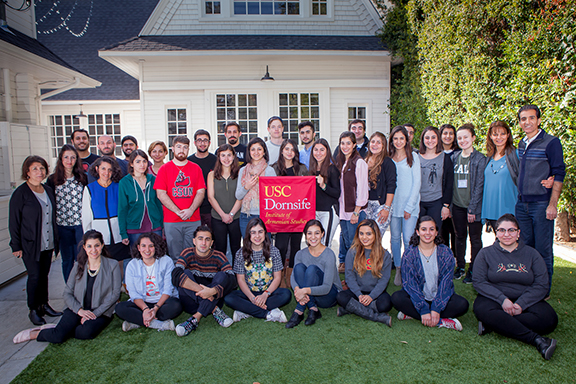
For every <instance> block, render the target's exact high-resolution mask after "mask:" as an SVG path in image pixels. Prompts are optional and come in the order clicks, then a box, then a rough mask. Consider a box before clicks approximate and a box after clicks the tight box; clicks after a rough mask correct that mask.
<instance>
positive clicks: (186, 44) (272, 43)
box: [101, 35, 387, 52]
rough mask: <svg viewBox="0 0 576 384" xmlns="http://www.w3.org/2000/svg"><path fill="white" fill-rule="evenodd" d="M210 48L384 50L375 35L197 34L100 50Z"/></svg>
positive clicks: (134, 41)
mask: <svg viewBox="0 0 576 384" xmlns="http://www.w3.org/2000/svg"><path fill="white" fill-rule="evenodd" d="M211 50H219V51H227V50H249V51H252V50H298V51H316V50H318V51H386V50H387V47H386V46H385V45H384V44H383V43H382V40H381V39H380V38H379V37H377V36H282V35H199V36H141V37H134V38H132V39H129V40H126V41H124V42H121V43H118V44H114V45H111V46H109V47H106V48H104V49H102V50H101V51H107V52H144V51H145V52H150V51H211Z"/></svg>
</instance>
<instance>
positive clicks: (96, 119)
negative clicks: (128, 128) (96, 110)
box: [88, 113, 122, 156]
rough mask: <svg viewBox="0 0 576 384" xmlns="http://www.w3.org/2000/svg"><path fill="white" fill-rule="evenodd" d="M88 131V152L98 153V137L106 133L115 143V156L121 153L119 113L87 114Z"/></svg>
mask: <svg viewBox="0 0 576 384" xmlns="http://www.w3.org/2000/svg"><path fill="white" fill-rule="evenodd" d="M88 132H89V133H90V152H92V153H98V147H97V145H98V138H99V137H100V136H103V135H108V136H110V137H112V140H114V142H115V143H116V156H121V155H122V148H121V142H122V132H121V131H120V114H118V113H115V114H108V113H107V114H100V115H88Z"/></svg>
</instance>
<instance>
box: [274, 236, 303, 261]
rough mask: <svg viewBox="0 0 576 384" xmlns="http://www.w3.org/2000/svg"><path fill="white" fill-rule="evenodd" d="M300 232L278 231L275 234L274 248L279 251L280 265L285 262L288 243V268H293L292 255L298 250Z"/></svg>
mask: <svg viewBox="0 0 576 384" xmlns="http://www.w3.org/2000/svg"><path fill="white" fill-rule="evenodd" d="M301 242H302V232H280V233H277V234H276V248H278V250H279V251H280V257H282V265H284V264H285V263H286V257H287V253H288V244H290V265H289V266H290V268H294V257H295V256H296V252H298V251H299V250H300V243H301Z"/></svg>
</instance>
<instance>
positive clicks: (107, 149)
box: [98, 135, 128, 176]
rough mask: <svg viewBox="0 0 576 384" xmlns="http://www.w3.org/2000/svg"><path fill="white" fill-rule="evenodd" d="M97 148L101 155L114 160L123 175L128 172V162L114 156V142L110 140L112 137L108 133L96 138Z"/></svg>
mask: <svg viewBox="0 0 576 384" xmlns="http://www.w3.org/2000/svg"><path fill="white" fill-rule="evenodd" d="M98 149H99V150H100V152H101V153H102V156H108V157H111V158H113V159H114V160H116V162H117V163H118V165H119V166H120V169H121V170H122V175H123V176H126V175H127V174H128V162H127V161H126V160H122V159H119V158H117V157H116V143H115V142H114V140H112V137H110V136H108V135H102V136H100V137H99V138H98Z"/></svg>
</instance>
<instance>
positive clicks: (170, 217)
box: [154, 136, 206, 260]
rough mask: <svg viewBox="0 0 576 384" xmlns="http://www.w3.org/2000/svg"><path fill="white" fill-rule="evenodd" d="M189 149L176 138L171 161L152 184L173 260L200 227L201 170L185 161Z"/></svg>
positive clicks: (185, 140) (203, 186)
mask: <svg viewBox="0 0 576 384" xmlns="http://www.w3.org/2000/svg"><path fill="white" fill-rule="evenodd" d="M189 148H190V139H188V138H187V137H186V136H176V137H175V138H174V141H173V144H172V152H173V153H174V159H173V160H172V161H170V162H168V163H166V164H164V165H163V166H162V167H161V168H160V169H159V170H158V176H156V182H155V183H154V189H155V190H156V195H157V196H158V198H159V199H160V201H161V202H162V204H163V205H164V233H165V234H166V242H167V243H168V252H169V253H170V257H172V259H174V260H178V258H179V257H180V254H181V253H182V251H183V250H184V249H186V248H190V247H192V246H193V245H194V244H193V242H192V239H193V238H194V231H195V230H196V228H198V227H199V226H200V211H199V210H198V207H200V204H202V201H203V200H204V195H205V193H206V183H205V182H204V177H203V176H202V169H201V168H200V167H199V166H198V165H196V164H194V163H193V162H191V161H188V159H187V157H188V150H189Z"/></svg>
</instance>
